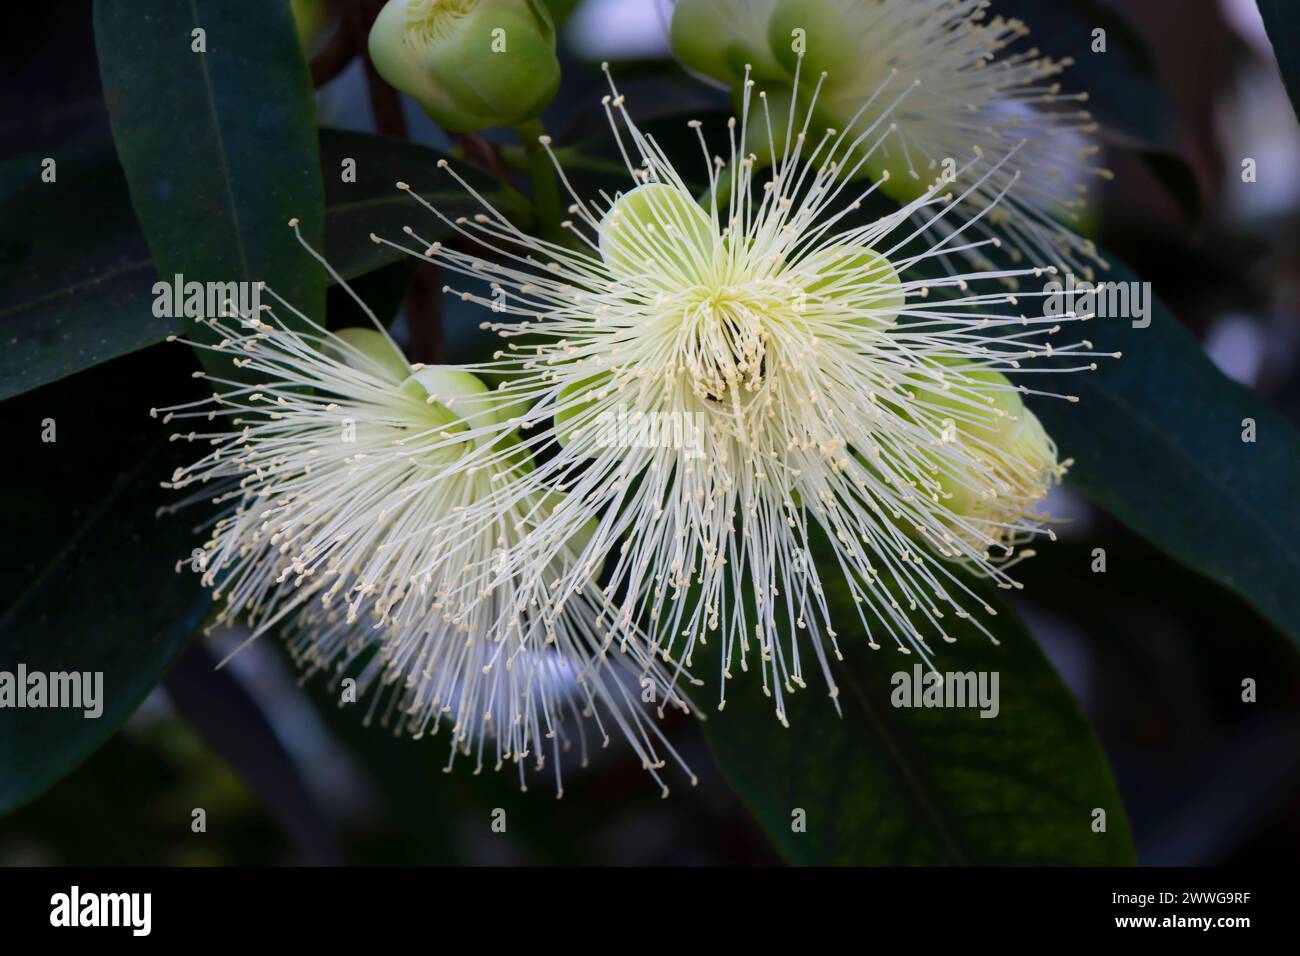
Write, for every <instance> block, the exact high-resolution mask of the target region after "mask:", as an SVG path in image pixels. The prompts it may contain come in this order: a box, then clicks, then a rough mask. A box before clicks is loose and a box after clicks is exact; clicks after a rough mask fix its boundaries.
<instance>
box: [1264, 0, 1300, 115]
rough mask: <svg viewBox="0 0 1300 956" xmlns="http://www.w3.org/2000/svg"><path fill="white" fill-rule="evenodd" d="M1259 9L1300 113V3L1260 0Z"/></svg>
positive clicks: (1292, 99)
mask: <svg viewBox="0 0 1300 956" xmlns="http://www.w3.org/2000/svg"><path fill="white" fill-rule="evenodd" d="M1259 12H1260V14H1261V15H1262V16H1263V17H1264V27H1265V28H1266V29H1267V30H1268V38H1269V40H1270V41H1272V43H1273V52H1274V53H1276V54H1277V65H1278V66H1279V67H1281V69H1282V80H1283V82H1284V83H1286V91H1287V93H1289V94H1290V96H1291V108H1292V109H1294V110H1295V111H1296V115H1297V116H1300V5H1297V4H1296V3H1295V0H1259Z"/></svg>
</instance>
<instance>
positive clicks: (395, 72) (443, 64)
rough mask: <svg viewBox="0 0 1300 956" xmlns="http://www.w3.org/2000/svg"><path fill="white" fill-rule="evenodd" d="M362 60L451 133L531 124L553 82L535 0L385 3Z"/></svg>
mask: <svg viewBox="0 0 1300 956" xmlns="http://www.w3.org/2000/svg"><path fill="white" fill-rule="evenodd" d="M370 59H371V60H372V61H373V62H374V64H375V69H377V70H378V71H379V73H380V75H381V76H382V77H383V78H384V79H385V80H387V81H388V82H389V83H391V84H392V85H393V86H394V87H396V88H397V89H399V90H401V91H402V92H403V93H406V94H408V95H410V96H412V97H413V98H414V99H415V100H416V101H417V102H418V103H419V104H420V105H421V106H422V107H424V110H425V112H426V113H428V114H429V115H430V116H431V117H433V119H434V120H435V121H436V122H437V123H438V124H439V125H440V126H442V127H444V128H445V129H448V130H451V131H453V132H469V131H472V130H479V129H485V128H486V127H489V126H516V125H518V124H520V123H522V122H524V121H525V120H529V119H533V118H534V117H536V116H537V115H538V114H539V113H541V111H542V110H543V109H545V108H546V106H547V105H548V104H549V103H550V102H551V100H552V99H554V97H555V93H556V90H558V89H559V85H560V63H559V60H558V59H557V58H556V56H555V26H554V24H553V23H552V22H551V16H550V13H548V12H547V10H546V6H545V4H543V3H542V0H388V4H387V5H386V6H385V7H384V9H383V10H381V11H380V13H379V16H378V18H377V19H376V20H375V25H374V26H373V27H372V28H371V30H370Z"/></svg>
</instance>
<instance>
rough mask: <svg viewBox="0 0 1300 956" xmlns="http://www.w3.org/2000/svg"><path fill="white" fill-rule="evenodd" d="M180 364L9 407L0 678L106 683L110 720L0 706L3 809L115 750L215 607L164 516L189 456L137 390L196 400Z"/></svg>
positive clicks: (37, 395)
mask: <svg viewBox="0 0 1300 956" xmlns="http://www.w3.org/2000/svg"><path fill="white" fill-rule="evenodd" d="M172 348H179V347H172ZM172 358H173V356H167V355H159V354H157V353H156V352H140V353H137V354H136V355H133V356H130V357H128V358H125V359H122V360H120V361H118V362H115V363H112V364H107V365H102V366H100V367H99V368H97V369H94V370H92V371H90V372H86V373H83V374H82V375H81V376H78V377H77V378H74V379H70V380H68V381H65V382H61V383H58V384H57V385H54V386H50V387H47V388H44V389H39V390H37V391H33V392H29V393H28V394H26V395H24V396H23V397H21V398H18V399H15V400H13V401H11V402H10V403H9V404H8V405H6V408H5V415H4V417H3V421H2V422H0V437H3V440H4V443H5V447H6V448H8V449H10V450H11V451H12V452H13V454H14V455H17V456H19V457H20V458H21V461H22V463H23V464H22V467H21V468H18V467H11V468H8V469H6V471H5V475H4V478H3V480H0V504H2V505H3V510H4V513H5V516H6V519H5V520H6V534H5V536H4V539H3V543H0V569H2V570H3V575H2V577H0V581H2V582H3V583H0V671H6V672H9V673H10V674H14V673H16V670H17V668H18V666H19V665H20V664H21V665H25V667H26V668H27V670H28V672H29V673H30V672H37V671H39V672H42V673H47V674H48V673H50V672H79V673H80V672H92V673H93V672H102V674H103V678H102V696H101V699H100V703H101V704H102V708H103V712H102V714H101V715H100V716H99V717H97V718H87V717H85V716H84V711H83V710H81V709H70V708H64V709H51V708H41V709H13V708H9V707H5V708H0V812H5V811H7V810H9V809H11V808H13V807H14V806H16V805H18V804H20V803H22V802H24V801H25V800H27V799H29V798H31V797H32V796H34V795H36V794H38V793H40V792H41V791H42V790H44V789H45V788H46V787H48V786H49V785H50V784H51V783H53V782H54V781H55V780H57V779H59V777H61V776H62V775H63V774H65V773H67V772H68V771H69V770H71V769H72V768H73V767H74V766H76V765H77V763H79V762H80V761H81V759H82V758H84V757H85V756H86V755H87V754H88V753H90V752H91V751H92V750H94V749H95V748H96V747H98V746H99V744H101V743H102V742H103V741H104V740H105V739H107V738H108V737H109V736H110V735H111V734H112V732H113V731H114V730H115V729H116V728H117V727H118V725H119V724H121V723H122V721H124V720H125V719H126V718H127V717H128V716H129V715H130V714H131V712H132V711H133V710H134V709H135V708H136V706H137V705H138V704H139V703H140V701H141V700H143V699H144V697H145V695H147V694H148V693H149V691H150V690H151V689H152V688H153V686H154V685H155V684H156V683H157V682H158V680H159V679H160V678H161V676H162V674H163V673H164V672H165V671H166V669H167V668H168V666H170V664H171V663H172V661H173V660H174V659H175V658H176V656H177V655H178V654H179V653H180V651H181V649H182V648H183V647H184V646H185V643H186V641H187V640H188V639H189V637H190V635H191V634H193V633H194V631H195V629H196V628H197V626H198V624H199V623H200V621H201V620H202V617H203V615H204V613H205V612H206V609H207V608H208V606H209V604H210V601H209V599H208V597H207V595H206V594H205V593H204V591H203V590H202V589H201V588H200V587H199V583H198V577H197V575H195V574H185V573H183V574H178V573H177V571H176V566H177V561H178V559H181V558H183V557H185V556H187V555H188V554H190V552H191V550H192V548H193V547H194V545H195V543H196V542H197V541H198V540H199V539H198V538H197V537H196V536H195V535H194V533H193V524H194V522H195V520H196V519H195V518H194V517H192V516H190V517H179V516H172V517H169V518H161V519H160V518H157V517H155V509H156V508H157V507H158V506H159V505H161V504H163V503H165V501H166V499H167V493H165V492H164V491H163V490H162V489H161V488H160V487H159V482H160V481H162V480H165V479H166V478H167V477H168V476H169V475H170V474H171V471H172V469H173V468H174V467H175V466H176V464H178V463H179V459H183V458H184V457H185V456H186V455H187V454H192V451H193V449H192V447H189V446H185V445H183V443H175V444H172V443H168V442H167V441H166V440H165V438H164V437H163V429H162V428H161V426H160V425H159V423H157V422H153V421H151V420H150V419H149V417H148V410H149V396H148V395H147V394H135V393H134V392H133V391H132V389H133V387H134V386H137V385H138V386H140V388H141V390H142V392H150V391H152V390H153V389H154V388H156V389H157V390H158V391H159V396H158V397H159V398H164V399H165V398H168V397H170V398H183V397H184V396H185V395H186V394H188V391H189V390H188V389H187V388H186V384H192V383H188V378H187V376H186V375H185V373H184V372H183V370H179V369H176V364H175V363H174V362H173V361H172ZM173 370H174V371H173ZM177 378H179V379H180V384H178V383H177V382H176V381H173V379H177ZM50 428H53V429H54V431H53V433H52V435H53V437H54V438H55V439H56V440H55V441H52V442H49V441H44V440H43V438H46V437H50V435H51V433H50V432H49V429H50Z"/></svg>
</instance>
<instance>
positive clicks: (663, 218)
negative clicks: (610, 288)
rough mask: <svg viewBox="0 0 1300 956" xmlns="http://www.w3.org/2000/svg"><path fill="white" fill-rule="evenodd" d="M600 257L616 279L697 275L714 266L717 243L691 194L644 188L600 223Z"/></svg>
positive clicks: (629, 194) (619, 202)
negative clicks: (659, 274) (663, 274)
mask: <svg viewBox="0 0 1300 956" xmlns="http://www.w3.org/2000/svg"><path fill="white" fill-rule="evenodd" d="M599 233H600V254H601V257H602V258H603V259H604V260H605V263H606V265H608V266H609V267H610V270H611V271H612V272H614V273H615V274H616V275H620V276H627V275H646V274H651V273H654V272H659V271H663V270H665V269H675V270H677V271H679V272H681V273H682V275H683V276H686V277H689V276H693V275H696V274H698V272H699V270H700V269H702V268H706V267H707V266H708V265H709V264H711V263H712V260H713V254H714V250H715V248H716V246H717V237H716V234H715V232H714V229H713V222H712V220H711V219H710V218H709V214H708V213H706V212H705V211H704V210H703V209H701V208H700V206H699V204H698V203H696V201H695V199H694V198H693V197H692V196H691V194H690V193H688V192H686V191H684V190H681V189H678V188H676V187H675V186H669V185H667V184H665V183H646V184H644V185H642V186H637V187H636V188H635V189H632V190H630V191H629V192H626V193H624V194H623V195H622V196H621V197H619V199H618V200H617V201H616V202H615V203H614V205H613V206H612V207H611V208H610V210H609V212H607V213H606V214H605V216H604V218H603V219H601V221H600V229H599Z"/></svg>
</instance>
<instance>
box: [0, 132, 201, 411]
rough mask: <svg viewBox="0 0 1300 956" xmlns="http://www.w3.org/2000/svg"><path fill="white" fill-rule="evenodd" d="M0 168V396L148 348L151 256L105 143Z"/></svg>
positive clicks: (169, 327) (163, 327) (153, 336)
mask: <svg viewBox="0 0 1300 956" xmlns="http://www.w3.org/2000/svg"><path fill="white" fill-rule="evenodd" d="M51 158H52V159H54V160H55V166H54V168H53V171H54V176H55V178H54V181H53V182H44V181H42V179H41V171H42V167H41V158H40V157H37V156H27V157H23V158H20V159H14V160H10V161H9V162H6V163H4V164H2V165H0V340H2V341H3V342H4V348H3V349H0V399H5V398H8V397H10V396H11V395H17V394H19V393H21V392H25V391H27V390H29V389H32V388H36V387H38V386H40V385H43V384H45V383H46V382H52V381H55V380H57V379H60V378H63V377H64V376H67V375H71V374H73V373H74V372H79V371H81V370H82V369H83V368H88V367H90V366H92V365H97V364H98V363H100V362H106V361H108V360H109V359H111V358H116V357H117V356H119V355H123V354H126V353H128V352H134V351H135V350H136V349H140V348H144V347H145V346H147V345H152V344H154V343H155V342H159V341H162V339H163V338H164V337H165V336H167V335H169V334H171V333H173V332H176V331H178V330H179V328H180V325H179V323H178V322H175V321H173V320H171V319H160V318H156V317H155V316H154V315H153V311H152V303H153V295H152V293H151V291H150V289H151V286H152V284H153V281H154V268H153V261H152V259H151V258H150V256H149V249H148V246H146V245H145V241H144V235H143V234H142V233H141V232H140V227H139V225H137V223H136V220H135V213H134V212H133V211H132V209H131V201H130V197H129V196H128V195H127V191H126V180H125V179H124V178H123V176H122V171H121V168H120V167H119V166H118V164H117V156H116V155H115V154H114V152H113V148H112V145H111V144H109V143H102V144H99V145H97V146H92V147H88V148H82V149H78V150H76V151H74V152H70V153H67V154H59V155H57V156H54V157H51Z"/></svg>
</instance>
